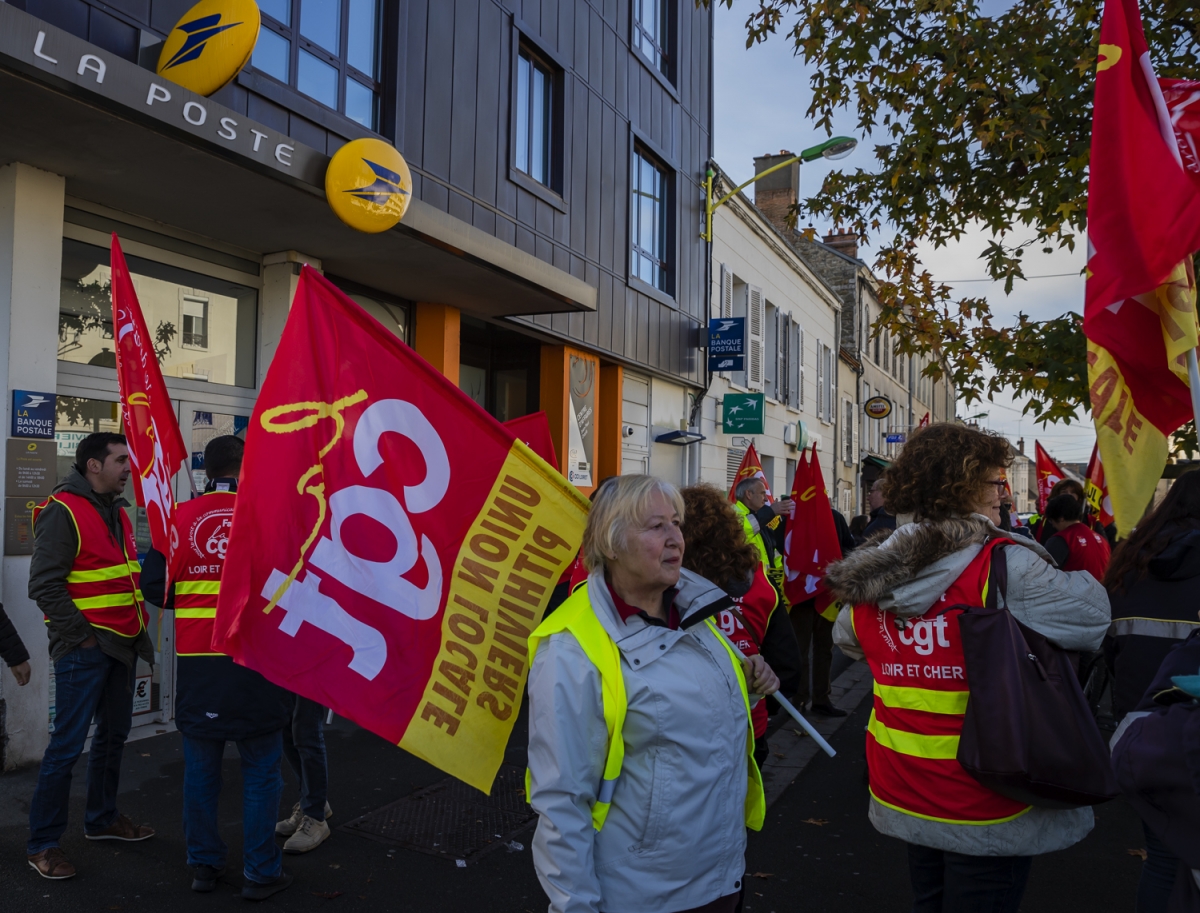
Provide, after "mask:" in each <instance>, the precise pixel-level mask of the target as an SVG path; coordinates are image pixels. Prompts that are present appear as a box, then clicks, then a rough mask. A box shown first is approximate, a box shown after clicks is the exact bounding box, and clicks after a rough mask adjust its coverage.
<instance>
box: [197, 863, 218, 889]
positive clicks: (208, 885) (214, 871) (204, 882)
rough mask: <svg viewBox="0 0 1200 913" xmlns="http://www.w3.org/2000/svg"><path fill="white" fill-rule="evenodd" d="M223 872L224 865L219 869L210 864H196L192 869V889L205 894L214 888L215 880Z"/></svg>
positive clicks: (216, 880)
mask: <svg viewBox="0 0 1200 913" xmlns="http://www.w3.org/2000/svg"><path fill="white" fill-rule="evenodd" d="M224 874H225V866H221V867H220V868H219V869H218V868H216V867H214V866H211V865H198V866H196V867H195V868H193V869H192V875H193V877H192V890H193V891H197V892H198V893H200V894H207V893H208V892H209V891H212V890H214V889H215V888H216V886H217V882H218V881H220V880H221V876H222V875H224Z"/></svg>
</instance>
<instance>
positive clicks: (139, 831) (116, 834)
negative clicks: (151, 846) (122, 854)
mask: <svg viewBox="0 0 1200 913" xmlns="http://www.w3.org/2000/svg"><path fill="white" fill-rule="evenodd" d="M83 836H85V837H87V839H88V840H124V841H125V842H126V843H136V842H137V841H139V840H149V839H150V838H151V837H153V836H154V828H152V827H150V825H148V824H134V823H133V822H132V821H130V820H129V819H128V818H126V817H125V816H124V815H117V817H115V818H113V823H112V824H110V825H109V826H108V827H106V828H105V829H104V830H102V831H96V833H94V834H88V833H85V834H84V835H83Z"/></svg>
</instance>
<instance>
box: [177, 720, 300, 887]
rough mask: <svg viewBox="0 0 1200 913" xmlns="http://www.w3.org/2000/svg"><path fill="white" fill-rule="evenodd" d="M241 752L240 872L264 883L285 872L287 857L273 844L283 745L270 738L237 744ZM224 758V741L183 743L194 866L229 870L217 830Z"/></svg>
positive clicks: (187, 739)
mask: <svg viewBox="0 0 1200 913" xmlns="http://www.w3.org/2000/svg"><path fill="white" fill-rule="evenodd" d="M237 747H238V754H239V755H240V756H241V759H242V871H243V874H244V875H245V876H246V878H247V879H249V880H250V881H255V882H259V883H264V882H268V881H272V880H274V879H275V878H278V877H279V873H280V872H281V871H282V869H283V853H282V852H281V851H280V849H279V846H278V845H277V844H276V843H275V819H276V818H277V817H278V813H279V794H280V793H281V792H282V791H283V777H282V776H280V773H279V759H280V755H281V753H282V751H283V740H282V738H281V736H280V733H278V732H270V733H267V734H266V735H260V736H255V737H254V738H251V739H239V740H238V743H237ZM224 754H225V742H224V740H222V739H195V738H192V737H191V736H186V735H185V736H184V737H183V833H184V836H185V838H186V839H187V861H188V865H190V866H198V865H208V866H212V867H213V868H214V869H223V868H225V861H226V856H227V854H228V851H229V848H228V847H227V846H226V845H225V841H224V840H222V839H221V833H220V829H219V828H218V826H217V803H218V801H219V800H220V798H221V782H222V777H221V761H222V757H223V755H224Z"/></svg>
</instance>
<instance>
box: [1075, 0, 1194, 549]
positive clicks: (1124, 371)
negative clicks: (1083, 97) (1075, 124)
mask: <svg viewBox="0 0 1200 913" xmlns="http://www.w3.org/2000/svg"><path fill="white" fill-rule="evenodd" d="M1196 88H1197V87H1196V84H1194V83H1192V84H1186V83H1178V82H1175V81H1161V82H1160V81H1159V80H1158V79H1156V77H1155V75H1154V68H1153V66H1152V64H1151V62H1150V55H1149V52H1148V51H1147V48H1146V38H1145V34H1144V32H1143V30H1142V20H1141V15H1140V13H1139V12H1138V5H1137V0H1106V2H1105V4H1104V16H1103V19H1102V21H1101V25H1100V48H1099V57H1098V60H1097V64H1096V93H1095V103H1094V105H1093V121H1092V145H1091V159H1090V165H1089V175H1090V176H1089V185H1088V264H1087V266H1088V274H1087V275H1088V278H1087V295H1086V301H1085V306H1084V314H1083V329H1084V333H1085V334H1086V335H1087V338H1088V392H1089V395H1090V399H1091V405H1092V419H1093V421H1094V422H1095V424H1096V438H1097V444H1098V446H1099V452H1100V454H1101V456H1102V458H1103V460H1104V467H1105V476H1106V480H1107V483H1108V487H1109V491H1110V492H1111V495H1112V507H1113V513H1114V514H1115V517H1116V523H1117V527H1118V529H1119V530H1121V531H1122V533H1128V531H1129V530H1131V529H1132V528H1133V527H1134V526H1135V525H1136V524H1137V522H1138V520H1139V519H1140V518H1141V516H1142V512H1143V511H1144V510H1145V508H1146V505H1147V504H1148V503H1149V502H1150V499H1151V498H1152V497H1153V494H1154V487H1155V485H1157V483H1158V480H1159V477H1160V476H1161V474H1162V467H1163V465H1164V463H1165V462H1166V459H1167V453H1168V450H1169V447H1168V438H1169V436H1170V435H1171V434H1172V433H1173V432H1174V431H1175V430H1176V429H1178V428H1179V426H1180V425H1182V424H1183V423H1184V422H1186V421H1187V420H1188V419H1189V418H1191V417H1192V406H1191V394H1190V390H1189V382H1188V369H1187V359H1188V352H1189V351H1190V350H1193V349H1195V348H1196V345H1197V341H1198V339H1200V328H1198V327H1197V323H1196V283H1195V277H1194V275H1193V270H1192V257H1191V255H1192V253H1193V251H1195V250H1196V249H1197V248H1200V160H1198V159H1197V155H1196V152H1197V150H1196V139H1197V136H1196V130H1195V115H1194V114H1193V113H1192V111H1193V109H1194V106H1195V103H1196V100H1197V99H1196V94H1195V89H1196Z"/></svg>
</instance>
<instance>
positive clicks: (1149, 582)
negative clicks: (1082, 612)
mask: <svg viewBox="0 0 1200 913" xmlns="http://www.w3.org/2000/svg"><path fill="white" fill-rule="evenodd" d="M1197 586H1200V530H1192V531H1189V532H1186V533H1183V534H1182V535H1179V536H1177V537H1176V538H1175V539H1173V540H1172V541H1171V542H1170V543H1169V544H1168V545H1167V547H1166V548H1165V549H1163V551H1162V552H1160V553H1159V554H1158V555H1156V556H1154V557H1153V558H1151V559H1150V561H1149V563H1148V564H1147V565H1146V576H1145V577H1143V578H1142V579H1140V580H1138V581H1137V582H1136V584H1134V585H1130V586H1125V587H1116V588H1112V589H1111V591H1110V593H1109V600H1110V602H1111V604H1112V625H1111V627H1110V628H1109V630H1108V636H1107V637H1105V639H1104V653H1105V658H1106V659H1107V661H1108V668H1109V669H1111V670H1112V674H1113V695H1112V701H1113V716H1114V718H1115V719H1116V720H1117V722H1118V723H1119V722H1120V721H1121V718H1122V717H1124V716H1125V714H1127V713H1129V711H1131V710H1133V708H1134V707H1135V706H1137V704H1138V702H1139V701H1140V700H1141V699H1142V695H1144V694H1145V693H1146V689H1147V688H1148V687H1149V686H1150V682H1151V680H1152V679H1153V678H1154V675H1155V673H1156V672H1157V671H1158V667H1159V666H1160V665H1162V662H1163V660H1164V659H1166V656H1167V654H1168V653H1169V652H1170V651H1171V648H1172V647H1174V646H1175V645H1176V644H1178V643H1179V642H1180V641H1182V640H1183V639H1184V638H1186V637H1187V636H1188V635H1189V634H1191V633H1192V632H1193V631H1195V630H1200V624H1198V623H1197V620H1196V608H1195V602H1196V588H1197Z"/></svg>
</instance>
